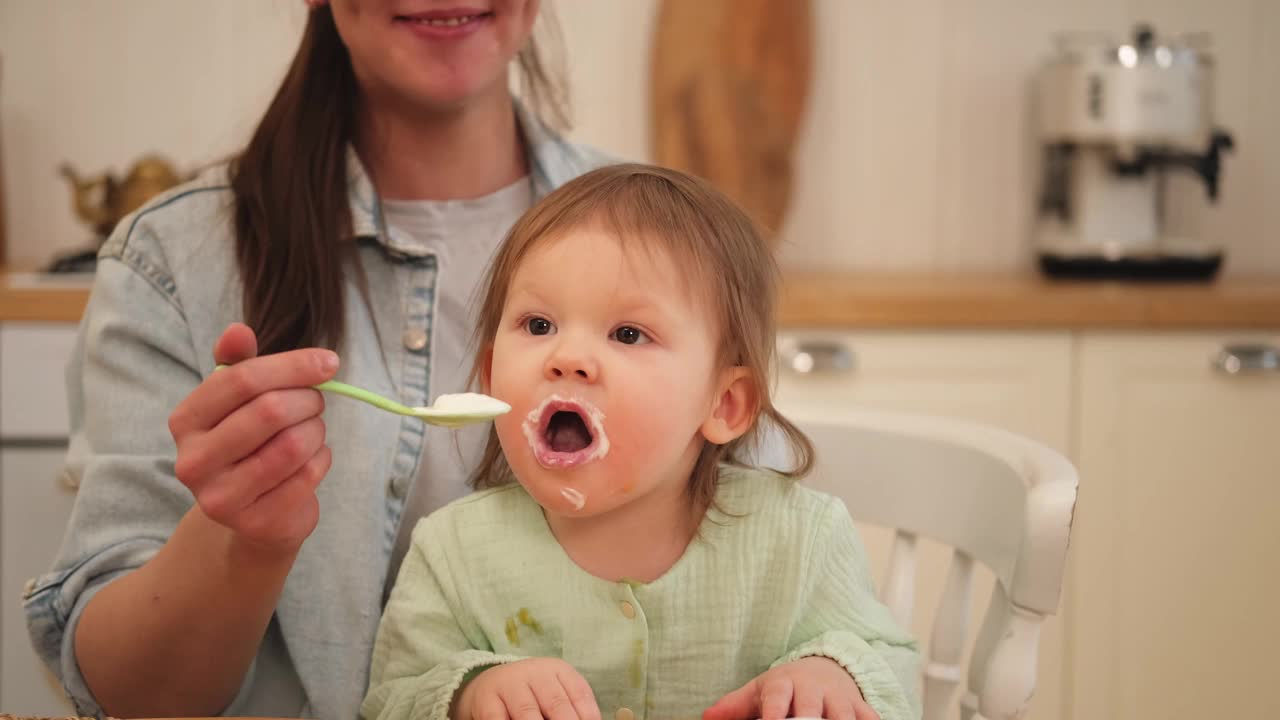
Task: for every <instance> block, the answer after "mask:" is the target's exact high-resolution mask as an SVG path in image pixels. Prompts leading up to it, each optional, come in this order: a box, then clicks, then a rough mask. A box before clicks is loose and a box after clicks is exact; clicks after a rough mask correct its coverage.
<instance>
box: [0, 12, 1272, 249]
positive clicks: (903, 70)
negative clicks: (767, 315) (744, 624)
mask: <svg viewBox="0 0 1280 720" xmlns="http://www.w3.org/2000/svg"><path fill="white" fill-rule="evenodd" d="M689 1H697V0H689ZM814 2H815V7H816V14H817V25H816V35H815V38H816V47H815V58H816V63H815V74H814V83H813V87H812V91H811V101H810V102H811V104H810V112H809V116H808V118H807V123H806V128H805V134H804V137H803V139H802V142H801V148H800V151H799V157H798V163H799V170H800V172H799V176H798V178H797V195H796V199H795V203H794V205H793V211H792V214H791V216H790V220H789V221H788V224H787V226H786V227H785V229H784V236H785V242H786V244H785V246H784V249H783V251H782V257H783V261H784V263H785V264H787V265H789V266H793V267H794V266H816V265H822V266H836V267H848V268H865V269H883V268H890V269H894V268H896V269H942V270H948V269H962V270H1001V269H1010V268H1021V267H1028V266H1029V257H1030V255H1029V251H1028V242H1027V239H1026V232H1027V226H1028V224H1029V221H1030V217H1031V205H1032V197H1033V195H1034V185H1035V176H1034V170H1033V168H1034V164H1033V163H1034V158H1033V156H1032V155H1033V154H1032V153H1031V152H1030V150H1031V147H1032V146H1031V144H1030V143H1029V141H1028V139H1027V127H1026V124H1025V121H1026V114H1025V97H1026V94H1025V91H1026V83H1027V79H1028V77H1029V75H1030V73H1031V72H1032V71H1033V70H1034V68H1035V67H1036V66H1037V64H1038V63H1039V62H1040V61H1041V60H1042V59H1043V58H1044V57H1045V55H1046V54H1047V52H1048V51H1049V48H1050V35H1051V33H1052V32H1054V31H1056V30H1060V29H1104V30H1109V31H1113V32H1116V33H1123V32H1125V31H1126V30H1127V29H1128V28H1129V26H1130V25H1132V23H1133V22H1134V21H1136V20H1147V21H1150V22H1153V23H1155V25H1156V27H1157V30H1159V31H1161V32H1169V33H1175V32H1182V31H1185V30H1207V31H1209V32H1210V33H1211V34H1212V36H1213V38H1214V47H1215V49H1216V57H1217V64H1218V70H1217V86H1218V97H1217V114H1218V118H1217V119H1218V121H1219V123H1220V124H1222V125H1223V126H1225V127H1227V128H1229V129H1230V130H1232V131H1233V132H1234V133H1235V136H1236V140H1237V145H1238V150H1237V152H1236V154H1235V155H1234V156H1230V157H1229V158H1228V159H1227V164H1226V169H1225V178H1224V186H1223V200H1222V204H1221V207H1220V208H1218V209H1215V210H1213V211H1211V212H1209V213H1208V214H1207V215H1206V216H1204V217H1202V218H1200V219H1199V223H1198V224H1199V225H1201V226H1202V227H1203V228H1204V231H1205V232H1206V233H1208V234H1210V235H1212V236H1214V237H1217V238H1221V239H1222V240H1224V241H1225V242H1226V243H1227V244H1228V245H1229V246H1230V255H1229V259H1228V263H1229V264H1228V272H1232V273H1248V272H1260V271H1268V272H1280V202H1276V201H1274V200H1273V198H1280V138H1277V137H1276V132H1275V131H1274V128H1277V127H1280V93H1277V92H1276V91H1277V90H1280V80H1278V79H1277V78H1280V0H895V1H891V0H814ZM657 5H658V0H559V2H558V4H557V6H556V7H557V14H558V15H559V18H560V23H561V26H562V28H563V31H564V35H565V40H566V45H567V49H568V53H569V60H570V63H569V66H570V78H571V82H572V88H573V93H574V100H575V114H576V120H577V129H576V130H575V133H574V136H575V138H577V139H580V140H582V141H585V142H589V143H592V144H595V145H598V146H601V147H603V148H605V149H607V150H609V151H611V152H613V153H616V154H618V155H620V156H623V157H628V158H635V159H645V158H646V157H647V153H648V127H649V119H648V114H647V94H648V57H647V52H648V47H649V38H650V36H651V34H652V17H653V14H654V11H655V9H656V7H657ZM304 14H305V11H304V9H303V7H302V2H301V0H218V2H216V3H211V2H197V1H196V0H110V1H109V0H54V1H50V0H0V60H2V61H3V78H2V79H0V129H2V130H3V135H2V140H0V142H3V145H2V151H3V156H4V157H3V161H4V180H5V191H6V212H7V213H8V218H7V225H8V237H9V240H8V244H9V255H10V261H11V262H12V263H15V264H27V265H32V264H38V263H41V262H44V261H45V259H46V258H47V257H48V256H49V255H50V254H51V253H53V252H54V251H57V250H62V249H67V248H69V247H75V246H79V245H82V244H83V243H84V242H85V241H86V240H87V238H88V235H87V231H85V230H84V229H82V228H81V227H80V226H79V225H78V224H77V222H76V221H75V219H74V217H73V215H72V213H71V210H70V204H69V194H68V192H67V189H66V187H65V186H64V184H63V182H62V181H61V180H60V179H59V178H58V177H57V174H56V171H55V169H56V167H57V165H58V163H59V162H62V161H64V160H68V161H71V162H72V163H73V164H75V165H76V166H77V167H78V168H79V169H80V170H82V171H84V172H91V171H97V170H101V169H107V168H112V169H115V170H116V171H117V172H119V171H122V170H123V169H125V168H126V167H127V165H128V164H129V163H130V162H131V161H132V160H134V159H136V158H137V157H138V156H139V155H141V154H142V153H144V152H148V151H159V152H162V153H165V154H167V155H169V156H171V157H172V158H174V159H175V160H178V161H180V162H181V163H182V164H183V165H184V166H191V165H195V164H198V163H202V162H206V161H208V160H210V159H213V158H216V157H218V156H219V155H221V154H225V153H227V152H230V151H231V150H233V149H234V148H235V147H236V145H237V144H238V143H240V142H241V141H243V139H244V137H245V136H246V134H247V132H248V130H249V128H250V124H251V122H252V121H253V119H254V118H255V116H256V114H257V113H258V112H259V111H260V110H261V108H262V107H263V104H264V103H265V101H266V99H267V97H268V95H269V93H270V92H271V90H272V89H273V88H274V85H275V83H276V82H277V80H278V79H279V77H280V74H281V72H282V71H283V68H284V65H285V63H287V61H288V58H289V57H290V55H291V53H292V51H293V49H294V45H295V42H296V38H297V33H298V31H299V29H300V27H301V23H302V20H303V17H304Z"/></svg>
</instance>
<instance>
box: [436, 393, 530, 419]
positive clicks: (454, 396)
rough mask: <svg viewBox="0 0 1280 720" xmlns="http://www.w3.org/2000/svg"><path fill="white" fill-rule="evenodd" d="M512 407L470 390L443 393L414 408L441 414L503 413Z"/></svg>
mask: <svg viewBox="0 0 1280 720" xmlns="http://www.w3.org/2000/svg"><path fill="white" fill-rule="evenodd" d="M510 409H511V406H510V405H508V404H506V403H504V402H502V401H501V400H499V399H497V398H493V397H489V396H488V395H482V394H480V393H470V392H469V393H451V394H448V395H441V396H439V397H437V398H436V400H435V402H434V403H432V404H431V405H428V406H422V407H416V408H414V410H415V411H418V412H427V413H435V414H441V415H501V414H502V413H505V412H507V411H509V410H510Z"/></svg>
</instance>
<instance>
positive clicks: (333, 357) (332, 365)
mask: <svg viewBox="0 0 1280 720" xmlns="http://www.w3.org/2000/svg"><path fill="white" fill-rule="evenodd" d="M320 369H321V370H324V371H325V372H333V371H334V370H337V369H338V353H336V352H334V351H332V350H322V351H320Z"/></svg>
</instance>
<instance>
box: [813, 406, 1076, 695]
mask: <svg viewBox="0 0 1280 720" xmlns="http://www.w3.org/2000/svg"><path fill="white" fill-rule="evenodd" d="M788 417H789V418H790V419H791V420H792V421H793V422H795V423H796V424H797V425H799V427H800V428H801V429H802V430H804V431H805V433H806V434H807V435H808V436H809V438H810V439H811V440H812V441H813V444H814V446H815V448H816V449H817V465H816V466H815V470H814V472H813V474H811V475H810V476H809V477H808V478H807V479H806V480H805V484H807V485H809V486H811V487H814V488H816V489H818V490H822V491H824V492H828V493H831V494H832V495H835V496H837V497H839V498H841V499H842V500H844V502H845V505H846V506H847V507H848V508H849V512H850V514H851V515H852V516H853V518H854V520H856V521H859V522H865V523H870V524H873V525H879V526H883V527H887V528H892V529H894V530H895V533H894V540H893V547H892V551H891V555H890V561H889V566H888V572H887V577H886V578H885V580H884V582H883V584H882V585H881V588H880V592H881V596H882V598H883V600H884V601H885V603H886V604H887V605H888V606H889V608H890V610H891V611H892V612H893V614H894V616H895V617H896V618H897V619H898V621H899V622H900V623H902V624H903V626H904V627H908V628H909V627H911V617H912V613H913V612H914V598H915V578H916V554H917V553H916V548H917V539H918V538H921V537H924V538H930V539H932V540H936V541H939V542H941V543H943V544H945V545H948V546H950V547H951V548H952V549H953V554H952V559H951V566H950V569H949V571H948V574H947V578H946V580H945V584H944V586H943V591H942V597H941V600H940V602H939V606H938V610H937V613H936V615H935V616H934V620H933V627H932V631H931V637H930V641H929V657H928V658H926V659H925V664H924V677H923V690H924V719H925V720H941V719H942V718H943V717H945V716H946V714H947V708H948V707H950V702H951V698H952V696H953V695H954V693H955V690H956V688H957V687H958V686H959V684H960V679H961V678H960V673H961V667H962V666H963V663H964V661H965V658H964V651H965V647H966V640H967V635H968V625H969V609H970V602H971V600H970V596H971V595H972V593H973V564H974V562H975V561H976V562H978V563H981V564H982V565H984V566H986V567H987V568H989V569H990V570H991V572H992V574H993V575H994V576H995V580H996V583H995V588H994V590H993V592H992V594H991V600H990V603H989V605H988V607H987V609H986V614H985V618H984V620H983V622H982V627H981V629H980V631H979V634H978V638H977V641H976V643H975V645H974V646H973V652H972V656H971V657H970V658H969V678H968V684H967V687H966V688H965V691H964V693H963V694H962V695H961V697H960V711H961V716H962V717H963V718H964V719H965V720H970V719H971V718H974V717H980V718H988V719H990V720H997V719H999V720H1005V719H1006V718H1007V719H1012V718H1018V717H1021V715H1022V714H1023V713H1024V712H1025V710H1026V707H1027V704H1028V702H1029V701H1030V698H1031V695H1032V692H1033V690H1034V689H1035V681H1036V653H1037V650H1038V647H1039V630H1040V623H1041V621H1042V620H1043V619H1044V617H1045V616H1046V615H1052V614H1054V613H1056V612H1057V608H1058V601H1059V597H1060V595H1061V590H1062V577H1063V570H1064V566H1065V563H1066V554H1067V543H1068V539H1069V536H1070V532H1071V518H1072V513H1073V511H1074V508H1075V502H1076V490H1077V475H1076V470H1075V468H1074V467H1073V466H1072V465H1071V463H1070V462H1069V461H1068V460H1067V459H1066V458H1064V457H1063V456H1062V455H1061V454H1059V453H1057V452H1055V451H1054V450H1052V449H1050V448H1047V447H1045V446H1044V445H1041V444H1039V443H1037V442H1034V441H1032V440H1030V439H1027V438H1024V437H1021V436H1018V435H1015V434H1012V433H1008V432H1005V431H1002V430H997V429H995V428H990V427H986V426H982V425H977V424H974V423H969V422H964V421H958V420H950V419H944V418H937V417H922V416H914V415H903V414H891V413H880V412H870V411H861V410H838V409H821V410H818V409H809V410H805V409H801V410H800V411H798V412H797V411H794V410H793V411H790V412H788Z"/></svg>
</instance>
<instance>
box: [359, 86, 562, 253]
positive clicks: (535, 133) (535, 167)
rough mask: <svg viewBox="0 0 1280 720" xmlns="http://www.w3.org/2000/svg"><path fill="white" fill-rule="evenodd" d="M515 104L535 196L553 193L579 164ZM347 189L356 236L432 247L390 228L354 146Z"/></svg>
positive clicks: (400, 249) (409, 249)
mask: <svg viewBox="0 0 1280 720" xmlns="http://www.w3.org/2000/svg"><path fill="white" fill-rule="evenodd" d="M512 103H514V105H515V110H516V122H517V123H518V124H519V127H520V131H521V134H522V135H523V137H524V141H525V151H526V153H527V157H528V163H529V175H530V177H531V179H532V181H533V196H534V198H535V199H537V198H541V197H542V196H543V195H546V194H547V193H549V192H551V190H552V189H554V188H556V187H559V186H560V185H563V184H564V183H566V182H568V181H569V180H571V179H573V178H574V177H576V176H577V175H578V174H580V173H581V171H582V170H581V168H580V167H579V166H577V165H570V164H566V163H564V162H563V155H564V150H565V146H564V141H563V140H561V139H560V138H558V137H557V136H556V135H555V134H554V133H553V132H552V131H551V129H550V128H548V127H547V126H546V125H545V124H543V122H542V121H541V120H540V119H539V118H538V116H537V115H535V114H534V113H533V112H531V111H530V110H528V109H527V108H526V107H525V106H524V104H523V103H521V102H520V101H519V100H517V99H515V98H512ZM347 188H348V196H349V198H350V202H351V226H352V230H353V231H354V234H355V237H357V238H376V239H377V241H378V243H379V244H381V245H382V246H383V247H385V248H386V249H387V250H389V251H390V252H391V253H392V254H394V255H399V256H403V257H425V256H426V255H429V254H431V253H430V251H429V250H427V248H426V247H425V246H424V245H423V244H422V243H421V242H420V241H418V240H416V239H415V238H412V237H409V236H408V235H405V234H403V233H400V232H397V231H395V230H394V229H390V230H389V229H388V228H387V227H386V225H385V223H384V222H383V218H382V204H381V203H380V202H379V201H378V193H377V190H375V189H374V187H373V182H372V181H371V180H370V179H369V174H368V173H367V172H366V171H365V168H364V163H363V162H361V160H360V156H359V155H358V154H357V153H356V151H355V148H354V147H352V146H350V145H348V146H347Z"/></svg>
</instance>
